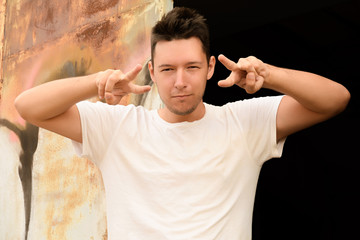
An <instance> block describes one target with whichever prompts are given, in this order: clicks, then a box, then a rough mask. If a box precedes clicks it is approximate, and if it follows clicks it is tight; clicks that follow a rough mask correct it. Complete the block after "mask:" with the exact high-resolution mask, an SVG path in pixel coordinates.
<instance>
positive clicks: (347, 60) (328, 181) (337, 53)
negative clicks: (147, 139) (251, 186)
mask: <svg viewBox="0 0 360 240" xmlns="http://www.w3.org/2000/svg"><path fill="white" fill-rule="evenodd" d="M174 6H186V7H192V8H195V9H198V10H199V11H200V12H201V13H202V14H204V15H205V17H206V18H207V19H208V24H209V27H210V31H211V32H210V33H211V38H212V42H211V49H212V54H213V55H215V56H217V55H219V54H220V53H223V54H225V55H226V56H228V57H229V58H231V59H233V60H235V61H237V60H238V58H240V57H247V56H249V55H253V56H256V57H258V58H259V59H261V60H263V61H264V62H266V63H269V64H273V65H276V66H279V67H287V68H293V69H298V70H304V71H309V72H313V73H317V74H320V75H323V76H325V77H328V78H330V79H332V80H334V81H336V82H339V83H341V84H343V85H344V86H345V87H347V88H348V90H349V91H350V93H351V95H352V98H351V101H350V103H349V106H348V108H347V109H346V110H345V111H344V112H343V113H342V114H340V115H338V116H336V117H335V118H333V119H331V120H329V121H327V122H324V123H321V124H318V125H316V126H313V127H311V128H309V129H306V130H304V131H301V132H299V133H296V134H294V135H292V136H290V137H288V139H287V142H286V143H285V148H284V153H283V157H282V158H281V159H273V160H270V161H268V162H266V163H265V164H264V166H263V168H262V171H261V175H260V179H259V183H258V189H257V193H256V200H255V208H254V219H253V239H254V240H263V239H264V240H265V239H277V240H280V239H287V240H288V239H292V240H294V239H299V240H300V239H307V240H310V239H314V240H315V239H316V240H321V239H324V240H325V239H326V240H329V239H354V237H355V236H357V235H358V233H357V231H356V225H357V224H356V223H357V221H354V219H358V216H359V212H358V211H356V209H357V205H358V203H359V196H358V195H359V191H358V188H359V187H358V186H359V183H360V181H359V180H360V179H359V173H358V172H359V168H358V167H357V166H358V165H359V164H358V157H357V156H358V154H357V152H356V149H357V146H358V140H357V137H358V136H359V134H360V127H359V123H360V117H359V116H360V103H359V89H360V81H359V74H358V68H359V67H358V66H359V60H358V59H359V56H360V44H359V43H360V37H359V35H360V15H359V12H360V1H357V0H348V1H346V0H342V1H341V0H332V1H331V0H318V1H309V0H302V1H299V0H297V1H285V0H274V1H265V0H262V1H248V0H238V1H235V0H232V1H226V0H225V1H221V2H218V1H211V2H210V1H204V0H200V1H183V0H178V1H176V0H175V1H174ZM228 74H229V73H228V71H227V70H226V69H225V67H223V66H222V65H221V63H219V62H217V66H216V70H215V75H214V77H213V78H212V80H210V81H209V82H208V85H207V89H206V92H205V96H204V100H205V101H206V102H207V103H211V104H214V105H223V104H224V103H227V102H231V101H236V100H240V99H246V98H252V97H259V96H265V95H277V94H278V93H275V92H272V91H270V90H261V91H260V92H258V93H256V94H255V95H248V94H246V93H245V91H243V90H242V89H240V88H239V87H231V88H227V89H222V88H219V87H218V86H217V81H218V80H221V79H223V78H225V77H227V76H228Z"/></svg>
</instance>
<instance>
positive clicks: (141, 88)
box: [130, 84, 151, 94]
mask: <svg viewBox="0 0 360 240" xmlns="http://www.w3.org/2000/svg"><path fill="white" fill-rule="evenodd" d="M130 88H131V92H132V93H135V94H143V93H146V92H148V91H150V90H151V86H149V85H145V86H140V85H136V84H131V85H130Z"/></svg>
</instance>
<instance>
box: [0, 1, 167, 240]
mask: <svg viewBox="0 0 360 240" xmlns="http://www.w3.org/2000/svg"><path fill="white" fill-rule="evenodd" d="M171 8H172V1H170V0H157V1H150V0H132V1H127V0H123V1H122V0H119V1H117V0H115V1H114V0H101V1H94V0H80V1H47V0H20V1H9V0H7V1H6V0H2V1H1V2H0V57H1V62H0V90H1V94H0V166H1V168H0V213H1V214H0V239H4V240H6V239H14V240H16V239H107V234H106V212H105V206H104V203H105V201H104V188H103V185H102V180H101V175H100V172H99V171H98V169H97V168H96V167H95V166H94V165H93V164H92V163H91V162H90V161H89V160H87V159H83V158H79V157H78V156H77V155H76V154H75V153H74V150H73V147H72V144H71V141H70V140H69V139H66V138H63V137H61V136H59V135H56V134H54V133H51V132H48V131H46V130H44V129H39V128H37V127H35V126H32V125H31V124H28V123H26V122H25V121H24V120H23V119H22V118H21V117H20V116H19V115H18V114H17V112H16V111H15V108H14V105H13V102H14V99H15V98H16V96H17V95H18V94H20V93H21V92H22V91H24V90H26V89H29V88H31V87H33V86H36V85H39V84H42V83H44V82H48V81H52V80H55V79H59V78H65V77H72V76H81V75H88V74H91V73H94V72H97V71H100V70H105V69H108V68H115V69H122V70H123V71H128V70H130V69H131V68H132V67H133V66H135V65H136V64H137V63H141V64H143V65H144V66H146V64H147V61H148V60H149V56H150V32H151V27H152V26H153V25H154V24H155V22H156V21H157V20H158V19H159V18H160V17H161V16H162V15H163V14H164V13H165V12H167V11H169V10H170V9H171ZM146 69H147V68H146V67H144V69H143V71H142V73H141V74H140V75H139V77H138V79H137V81H138V83H140V84H151V81H150V79H149V76H148V72H147V71H146ZM92 100H94V101H95V100H97V99H92ZM54 101H56V99H54ZM129 103H134V104H141V105H144V106H146V107H148V108H157V107H159V106H160V104H161V101H160V100H159V98H158V95H157V92H156V89H155V88H153V89H152V91H151V92H149V93H147V94H146V95H143V96H129V97H128V98H125V99H124V100H123V101H122V104H129Z"/></svg>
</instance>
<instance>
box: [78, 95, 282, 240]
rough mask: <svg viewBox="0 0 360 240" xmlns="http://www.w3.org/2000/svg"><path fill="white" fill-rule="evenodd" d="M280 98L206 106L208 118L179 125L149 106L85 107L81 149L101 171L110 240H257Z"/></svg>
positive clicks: (277, 146) (278, 147) (276, 148)
mask: <svg viewBox="0 0 360 240" xmlns="http://www.w3.org/2000/svg"><path fill="white" fill-rule="evenodd" d="M280 101H281V96H277V97H265V98H254V99H251V100H244V101H238V102H234V103H228V104H226V105H224V106H222V107H217V106H212V105H209V104H205V107H206V113H205V116H204V117H203V118H202V119H200V120H198V121H194V122H181V123H175V124H171V123H168V122H166V121H164V120H163V119H162V118H160V117H159V115H158V113H157V111H156V110H146V109H145V108H143V107H135V106H133V105H129V106H121V105H117V106H110V105H107V104H104V103H101V102H98V103H90V102H81V103H78V104H77V106H78V109H79V112H80V117H81V125H82V134H83V144H79V143H75V142H74V145H75V147H76V148H77V151H78V152H79V151H80V152H81V154H82V155H83V156H85V157H88V158H89V159H91V160H92V161H93V162H94V163H95V164H96V165H97V166H98V167H99V168H100V170H101V173H102V177H103V181H104V186H105V193H106V204H107V221H108V238H109V240H117V239H126V240H129V239H136V240H139V239H146V240H162V239H170V240H177V239H179V240H180V239H181V240H185V239H186V240H187V239H206V240H209V239H224V240H229V239H231V240H234V239H236V240H249V239H251V231H252V227H251V226H252V213H253V205H254V198H255V191H256V185H257V181H258V176H259V173H260V169H261V166H262V164H263V163H264V162H265V161H266V160H268V159H270V158H273V157H280V156H281V154H282V148H283V144H284V140H283V141H280V142H279V143H277V141H276V114H277V108H278V106H279V103H280ZM80 152H79V153H80Z"/></svg>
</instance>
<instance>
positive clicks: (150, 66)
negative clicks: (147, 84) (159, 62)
mask: <svg viewBox="0 0 360 240" xmlns="http://www.w3.org/2000/svg"><path fill="white" fill-rule="evenodd" d="M148 68H149V72H150V77H151V80H152V81H153V82H154V83H156V81H155V76H154V67H153V64H152V61H151V60H150V61H149V62H148Z"/></svg>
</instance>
